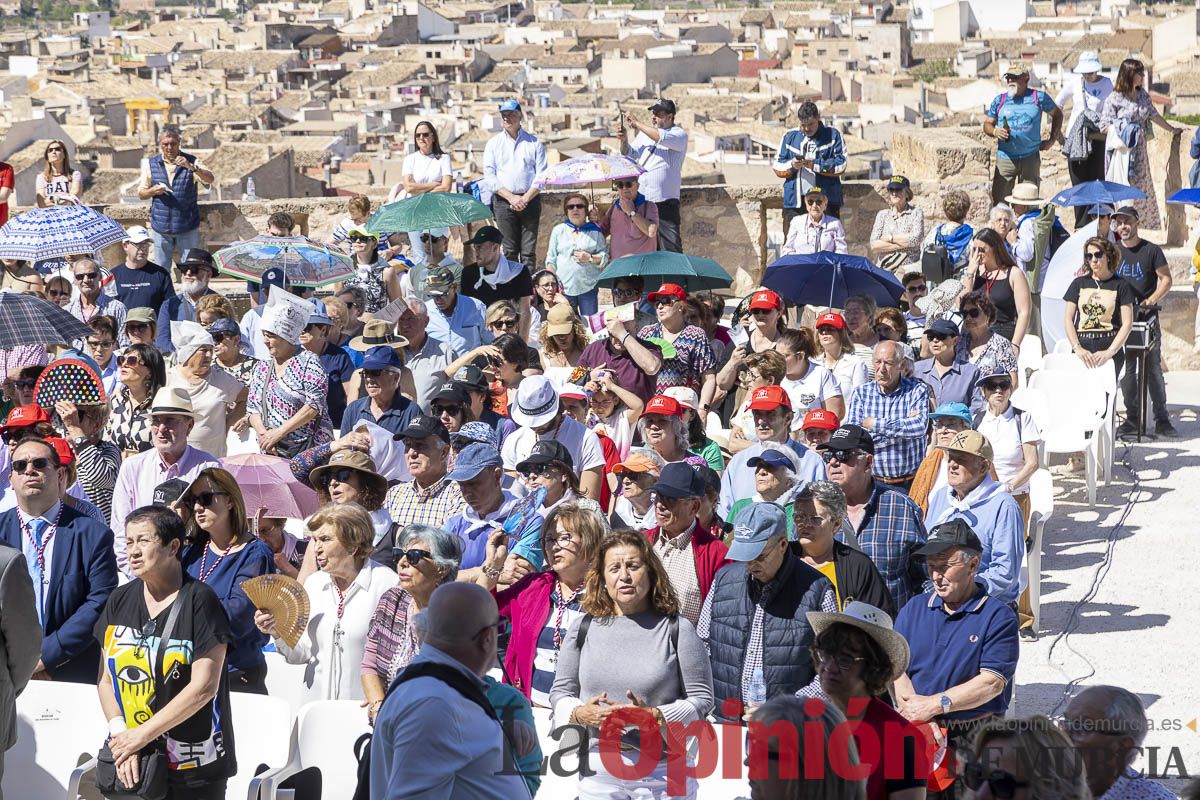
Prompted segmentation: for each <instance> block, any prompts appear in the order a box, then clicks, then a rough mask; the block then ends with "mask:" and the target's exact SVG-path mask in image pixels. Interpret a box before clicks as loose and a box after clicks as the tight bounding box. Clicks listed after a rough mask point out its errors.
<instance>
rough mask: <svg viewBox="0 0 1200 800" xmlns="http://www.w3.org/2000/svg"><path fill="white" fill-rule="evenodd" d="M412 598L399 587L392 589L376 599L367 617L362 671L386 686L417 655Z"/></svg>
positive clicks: (419, 646) (418, 639)
mask: <svg viewBox="0 0 1200 800" xmlns="http://www.w3.org/2000/svg"><path fill="white" fill-rule="evenodd" d="M415 610H416V609H415V608H414V607H413V598H412V595H410V594H409V593H408V592H406V591H404V590H403V589H401V588H400V587H399V586H393V587H392V588H390V589H388V590H387V591H386V592H384V593H383V596H382V597H380V598H379V605H377V606H376V607H375V613H374V614H372V615H371V624H370V626H369V627H368V628H367V641H366V645H365V646H364V647H363V660H362V671H363V672H365V673H371V674H372V675H378V676H379V677H381V678H383V682H384V683H385V684H388V685H390V684H391V682H392V680H393V679H394V678H395V677H396V676H397V675H399V674H400V672H401V670H403V669H404V668H405V667H407V666H408V663H409V662H410V661H412V660H413V658H414V657H415V656H416V655H417V651H418V650H420V649H421V641H420V638H419V637H418V636H417V628H416V624H415V623H416V614H414V613H412V612H414V611H415Z"/></svg>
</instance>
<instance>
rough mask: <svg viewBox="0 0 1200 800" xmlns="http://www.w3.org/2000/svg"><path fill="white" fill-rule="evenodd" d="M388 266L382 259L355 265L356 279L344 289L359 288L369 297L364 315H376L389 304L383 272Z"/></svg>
mask: <svg viewBox="0 0 1200 800" xmlns="http://www.w3.org/2000/svg"><path fill="white" fill-rule="evenodd" d="M387 266H388V263H387V262H386V261H384V260H383V259H382V258H380V259H377V260H376V261H375V263H374V264H359V263H355V265H354V270H355V272H354V277H353V278H350V279H349V280H348V281H346V283H345V285H344V287H343V288H349V287H351V286H357V287H358V288H359V289H362V290H363V292H364V293H365V294H366V295H367V307H366V308H365V309H363V312H364V313H369V314H374V313H375V312H377V311H380V310H382V309H383V307H384V306H386V305H387V304H388V294H387V289H386V288H385V287H384V285H383V271H384V270H385V269H387ZM414 288H416V287H414Z"/></svg>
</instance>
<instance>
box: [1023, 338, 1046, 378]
mask: <svg viewBox="0 0 1200 800" xmlns="http://www.w3.org/2000/svg"><path fill="white" fill-rule="evenodd" d="M1042 358H1043V356H1042V340H1041V339H1040V338H1038V337H1037V336H1028V335H1027V336H1026V337H1025V338H1024V339H1022V340H1021V349H1020V351H1019V352H1018V353H1017V386H1027V385H1028V384H1029V376H1030V375H1032V374H1033V373H1035V372H1037V371H1038V370H1039V369H1041V368H1042Z"/></svg>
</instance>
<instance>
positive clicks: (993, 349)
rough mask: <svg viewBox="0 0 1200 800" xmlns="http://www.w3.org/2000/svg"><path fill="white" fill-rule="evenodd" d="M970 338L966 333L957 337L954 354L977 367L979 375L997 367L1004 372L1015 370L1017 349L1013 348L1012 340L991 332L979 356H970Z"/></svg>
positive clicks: (990, 372)
mask: <svg viewBox="0 0 1200 800" xmlns="http://www.w3.org/2000/svg"><path fill="white" fill-rule="evenodd" d="M970 338H971V337H969V336H966V335H963V336H960V337H958V346H957V348H956V355H957V357H958V358H960V359H961V360H963V361H970V362H971V363H972V364H974V365H975V366H976V367H978V368H979V374H980V375H990V374H992V373H993V372H996V371H998V370H997V368H999V369H1003V370H1004V371H1005V372H1016V371H1017V351H1016V350H1014V349H1013V346H1012V342H1010V341H1009V340H1008V339H1005V338H1004V337H1003V336H1001V335H1000V334H998V333H995V332H993V333H992V338H990V339H988V341H987V344H986V345H984V347H983V352H982V353H980V354H979V357H978V358H971V343H970V341H969V340H970Z"/></svg>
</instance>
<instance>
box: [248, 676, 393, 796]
mask: <svg viewBox="0 0 1200 800" xmlns="http://www.w3.org/2000/svg"><path fill="white" fill-rule="evenodd" d="M369 731H370V726H369V725H368V724H367V710H366V709H365V708H363V707H362V706H361V705H359V703H358V702H356V701H353V700H318V701H316V702H313V703H308V704H307V705H305V706H304V707H303V708H301V709H300V714H299V716H297V717H296V729H295V734H294V736H293V738H292V747H291V755H290V757H289V758H288V763H287V765H286V766H284V767H281V768H279V769H275V770H268V771H267V772H264V773H263V774H261V775H259V776H258V777H257V778H255V779H254V781H253V782H252V784H251V794H250V795H249V796H250V797H251V798H253V797H260V798H262V800H281V799H282V797H283V795H282V793H281V792H280V791H279V784H281V783H282V782H283V781H285V780H287V779H288V778H290V777H291V776H292V775H295V774H296V773H297V772H299V771H300V770H303V769H308V768H309V767H316V768H317V769H318V770H320V771H321V798H322V800H350V798H352V797H353V796H354V789H355V787H356V786H357V785H358V761H357V760H356V759H355V757H354V743H355V742H356V741H358V738H359V737H360V736H362V735H363V734H364V733H367V732H369ZM255 789H257V791H258V793H257V794H255V793H254V790H255Z"/></svg>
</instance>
